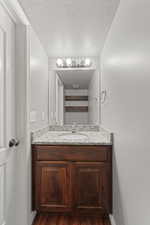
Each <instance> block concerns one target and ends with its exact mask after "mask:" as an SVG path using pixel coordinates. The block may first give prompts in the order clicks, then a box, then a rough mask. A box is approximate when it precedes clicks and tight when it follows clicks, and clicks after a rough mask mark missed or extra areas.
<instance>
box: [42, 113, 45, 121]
mask: <svg viewBox="0 0 150 225" xmlns="http://www.w3.org/2000/svg"><path fill="white" fill-rule="evenodd" d="M42 120H45V112H42Z"/></svg>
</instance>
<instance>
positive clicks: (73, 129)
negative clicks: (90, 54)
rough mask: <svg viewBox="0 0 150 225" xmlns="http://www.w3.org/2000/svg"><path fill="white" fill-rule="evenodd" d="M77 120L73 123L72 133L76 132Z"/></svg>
mask: <svg viewBox="0 0 150 225" xmlns="http://www.w3.org/2000/svg"><path fill="white" fill-rule="evenodd" d="M76 125H77V124H76V122H73V124H72V133H76Z"/></svg>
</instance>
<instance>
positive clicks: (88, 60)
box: [84, 58, 91, 66]
mask: <svg viewBox="0 0 150 225" xmlns="http://www.w3.org/2000/svg"><path fill="white" fill-rule="evenodd" d="M84 65H85V66H90V65H91V60H90V59H89V58H86V59H85V61H84Z"/></svg>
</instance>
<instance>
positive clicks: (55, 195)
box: [36, 162, 70, 211]
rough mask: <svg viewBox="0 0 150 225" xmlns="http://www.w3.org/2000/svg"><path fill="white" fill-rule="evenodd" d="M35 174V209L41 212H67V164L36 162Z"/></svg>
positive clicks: (68, 205)
mask: <svg viewBox="0 0 150 225" xmlns="http://www.w3.org/2000/svg"><path fill="white" fill-rule="evenodd" d="M36 173H37V180H36V186H37V188H36V190H37V193H36V208H37V209H40V210H43V211H69V209H70V169H69V163H66V162H37V165H36Z"/></svg>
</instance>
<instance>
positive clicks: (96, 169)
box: [74, 162, 105, 212]
mask: <svg viewBox="0 0 150 225" xmlns="http://www.w3.org/2000/svg"><path fill="white" fill-rule="evenodd" d="M74 174H75V183H74V185H75V187H76V188H75V189H76V191H75V192H74V195H75V204H76V208H77V209H78V210H80V211H83V212H84V211H87V212H88V211H90V212H92V211H95V210H98V211H99V210H103V209H104V201H103V190H104V174H105V164H104V163H96V162H93V163H89V162H87V163H86V162H85V163H75V164H74Z"/></svg>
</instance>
